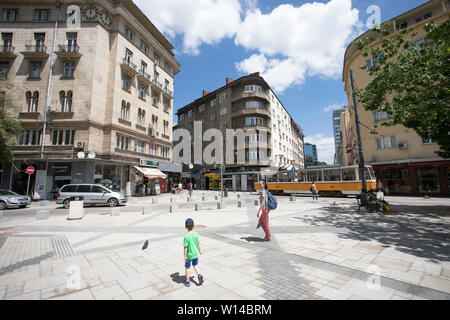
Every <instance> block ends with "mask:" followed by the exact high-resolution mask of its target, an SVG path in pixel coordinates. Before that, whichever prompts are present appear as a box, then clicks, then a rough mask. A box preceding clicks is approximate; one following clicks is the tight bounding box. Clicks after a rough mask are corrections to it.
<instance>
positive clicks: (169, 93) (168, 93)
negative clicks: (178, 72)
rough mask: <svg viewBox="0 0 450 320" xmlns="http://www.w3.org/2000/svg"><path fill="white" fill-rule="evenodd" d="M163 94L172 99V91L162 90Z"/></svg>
mask: <svg viewBox="0 0 450 320" xmlns="http://www.w3.org/2000/svg"><path fill="white" fill-rule="evenodd" d="M163 92H164V93H166V94H167V95H168V96H170V97H173V92H172V90H169V89H168V88H164V90H163Z"/></svg>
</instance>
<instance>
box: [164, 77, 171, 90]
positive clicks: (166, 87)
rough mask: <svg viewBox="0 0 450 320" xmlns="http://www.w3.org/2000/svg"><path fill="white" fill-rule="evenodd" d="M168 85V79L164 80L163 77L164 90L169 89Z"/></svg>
mask: <svg viewBox="0 0 450 320" xmlns="http://www.w3.org/2000/svg"><path fill="white" fill-rule="evenodd" d="M169 85H170V82H169V80H166V79H164V90H166V91H167V90H169Z"/></svg>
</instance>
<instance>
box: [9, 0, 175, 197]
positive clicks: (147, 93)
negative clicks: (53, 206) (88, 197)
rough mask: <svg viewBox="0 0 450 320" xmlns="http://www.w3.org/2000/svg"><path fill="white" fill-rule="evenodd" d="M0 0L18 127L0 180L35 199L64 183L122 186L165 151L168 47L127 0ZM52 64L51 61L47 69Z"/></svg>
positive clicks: (170, 72)
mask: <svg viewBox="0 0 450 320" xmlns="http://www.w3.org/2000/svg"><path fill="white" fill-rule="evenodd" d="M75 4H76V5H73V2H72V1H43V0H42V1H32V2H30V1H21V0H14V1H12V0H11V1H8V0H5V1H2V2H1V4H0V33H1V37H2V46H1V50H0V68H1V72H2V74H3V75H4V76H5V77H6V78H7V80H9V82H10V83H11V84H12V88H11V89H8V90H6V105H7V107H8V112H9V113H10V114H11V115H13V116H15V117H16V118H17V119H19V120H20V121H21V123H22V125H23V128H24V131H23V132H22V133H21V134H20V135H19V136H18V139H17V145H16V146H14V148H13V151H14V155H15V161H14V162H13V163H4V164H3V165H2V166H3V167H2V177H1V186H2V187H3V188H10V189H12V190H15V191H17V192H20V193H23V192H24V191H25V190H26V185H25V183H26V181H27V180H26V175H25V173H24V169H25V168H26V167H27V166H28V165H33V166H34V167H35V168H36V170H37V172H36V175H33V177H32V185H33V186H35V187H36V191H38V192H39V193H40V196H41V198H48V197H50V196H51V194H50V193H51V192H52V190H53V191H55V190H56V189H57V187H60V186H61V185H63V184H66V183H94V182H95V183H104V184H106V185H109V186H110V187H112V188H113V189H116V190H121V191H126V190H130V189H132V191H133V192H134V190H135V189H134V184H135V182H136V181H139V180H141V179H142V178H143V176H144V175H146V176H151V175H152V174H153V175H154V176H155V177H156V176H159V175H161V174H160V172H159V170H158V165H159V162H164V161H166V162H168V161H169V160H170V159H171V153H172V133H171V128H172V122H173V90H174V89H173V87H174V76H175V75H176V74H177V73H178V72H179V67H180V65H179V63H178V62H177V61H176V60H175V58H174V54H173V53H172V49H173V46H172V45H171V44H170V43H169V41H168V40H167V39H166V38H165V37H164V36H163V35H162V33H161V32H159V31H158V29H157V28H156V27H155V26H154V25H153V24H152V23H151V22H150V21H149V19H148V18H147V17H146V16H145V15H144V14H143V12H142V11H141V10H140V9H139V8H138V7H137V6H136V5H135V4H134V3H133V1H132V0H97V1H89V0H80V1H77V2H76V3H75ZM51 67H52V68H51Z"/></svg>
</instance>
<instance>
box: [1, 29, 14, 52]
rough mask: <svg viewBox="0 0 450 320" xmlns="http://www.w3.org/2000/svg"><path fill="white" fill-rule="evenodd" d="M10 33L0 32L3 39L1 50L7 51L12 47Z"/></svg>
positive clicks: (11, 35)
mask: <svg viewBox="0 0 450 320" xmlns="http://www.w3.org/2000/svg"><path fill="white" fill-rule="evenodd" d="M12 37H13V34H12V33H5V32H2V40H3V52H8V51H10V50H11V47H12Z"/></svg>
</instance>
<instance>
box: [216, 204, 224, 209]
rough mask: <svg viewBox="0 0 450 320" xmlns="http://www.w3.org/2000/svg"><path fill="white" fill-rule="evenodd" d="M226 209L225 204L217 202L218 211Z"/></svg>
mask: <svg viewBox="0 0 450 320" xmlns="http://www.w3.org/2000/svg"><path fill="white" fill-rule="evenodd" d="M224 207H225V204H224V203H220V202H217V209H223V208H224Z"/></svg>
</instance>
